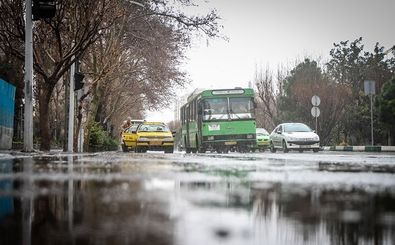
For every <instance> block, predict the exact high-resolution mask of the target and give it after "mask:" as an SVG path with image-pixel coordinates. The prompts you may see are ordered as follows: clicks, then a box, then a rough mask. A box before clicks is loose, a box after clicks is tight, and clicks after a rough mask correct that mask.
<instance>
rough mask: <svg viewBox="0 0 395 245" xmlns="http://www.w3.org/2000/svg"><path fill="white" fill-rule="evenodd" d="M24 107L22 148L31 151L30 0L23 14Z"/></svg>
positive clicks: (31, 57) (27, 0) (31, 26)
mask: <svg viewBox="0 0 395 245" xmlns="http://www.w3.org/2000/svg"><path fill="white" fill-rule="evenodd" d="M24 80H25V91H24V94H25V107H24V124H23V150H24V151H26V152H32V151H33V20H32V0H26V15H25V79H24Z"/></svg>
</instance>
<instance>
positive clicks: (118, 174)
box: [0, 157, 395, 245]
mask: <svg viewBox="0 0 395 245" xmlns="http://www.w3.org/2000/svg"><path fill="white" fill-rule="evenodd" d="M163 161H164V160H163V159H161V161H159V162H158V160H157V159H152V162H141V163H138V161H137V160H136V159H134V160H133V162H128V161H126V162H122V161H120V162H117V163H108V162H105V163H102V162H98V163H96V162H89V161H88V160H87V159H85V160H84V161H81V159H78V158H75V157H69V158H56V159H55V158H52V159H49V158H45V159H44V158H40V159H31V158H25V159H22V160H20V159H12V160H1V161H0V234H1V235H0V244H142V245H144V244H165V245H166V244H179V245H184V244H185V245H189V244H199V245H201V244H205V245H210V244H394V241H395V198H394V192H393V189H388V188H387V189H383V190H381V191H377V189H375V191H369V190H366V189H358V188H348V189H344V190H341V189H339V188H335V189H330V188H317V186H314V185H313V186H306V185H295V184H292V183H282V182H268V181H264V180H262V181H259V180H257V178H256V175H255V177H254V178H251V176H252V175H253V174H252V173H256V172H257V171H263V170H262V169H264V168H256V167H248V168H246V167H243V166H241V167H240V168H239V169H240V171H238V169H237V168H229V169H224V168H220V169H219V170H215V168H210V169H205V168H202V167H201V166H198V164H197V163H194V164H193V166H195V167H196V168H191V167H190V166H188V164H187V163H182V164H180V163H177V164H174V161H175V160H174V159H173V160H171V161H168V162H167V163H166V162H163ZM182 167H185V169H186V171H179V170H180V168H182ZM264 171H269V170H264ZM317 171H319V170H317ZM51 174H52V175H53V176H52V177H50V175H51ZM188 177H191V178H189V179H188Z"/></svg>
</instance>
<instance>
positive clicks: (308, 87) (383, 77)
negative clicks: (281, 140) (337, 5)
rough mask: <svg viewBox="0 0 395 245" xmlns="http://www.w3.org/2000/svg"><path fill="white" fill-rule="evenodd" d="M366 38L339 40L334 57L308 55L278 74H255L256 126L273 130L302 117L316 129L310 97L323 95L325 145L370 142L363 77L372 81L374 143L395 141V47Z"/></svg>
mask: <svg viewBox="0 0 395 245" xmlns="http://www.w3.org/2000/svg"><path fill="white" fill-rule="evenodd" d="M364 48H365V47H364V45H363V40H362V38H358V39H356V40H354V41H348V40H347V41H341V42H339V43H334V46H333V48H332V49H331V50H330V52H329V60H328V61H327V62H322V61H321V60H318V59H317V60H314V59H311V58H306V59H305V60H303V61H299V62H296V64H295V66H294V67H292V68H291V69H287V68H285V67H283V66H280V67H279V68H278V69H277V71H276V74H274V72H273V71H272V70H271V69H270V68H268V67H260V68H258V69H257V71H256V73H255V78H254V83H255V86H256V88H257V97H258V100H259V103H258V104H259V106H258V109H257V125H258V126H260V127H265V128H267V129H268V130H272V129H273V128H274V127H275V125H277V124H278V123H281V122H303V123H306V124H308V125H310V126H311V127H312V128H313V129H314V128H315V118H313V117H312V115H311V113H310V110H311V107H312V104H311V98H312V96H313V95H318V96H319V97H320V98H321V104H320V105H319V108H320V111H321V114H320V116H319V118H318V128H317V131H318V133H319V135H320V137H321V143H322V144H323V145H338V144H344V145H347V144H348V145H369V144H370V142H371V137H370V126H371V123H370V120H371V116H370V101H369V97H368V96H366V95H365V94H364V81H365V80H373V81H375V86H376V95H375V96H374V97H373V98H374V104H373V112H374V114H373V119H374V123H373V124H374V143H375V144H378V145H393V144H394V142H395V123H394V122H395V50H394V48H392V49H387V50H386V49H385V48H384V47H383V46H380V44H379V43H376V44H375V46H374V47H373V51H372V52H370V51H366V50H365V49H364Z"/></svg>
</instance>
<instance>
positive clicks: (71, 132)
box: [67, 56, 75, 152]
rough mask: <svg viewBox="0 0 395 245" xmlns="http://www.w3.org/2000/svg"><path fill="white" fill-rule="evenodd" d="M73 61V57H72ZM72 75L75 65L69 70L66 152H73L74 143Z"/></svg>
mask: <svg viewBox="0 0 395 245" xmlns="http://www.w3.org/2000/svg"><path fill="white" fill-rule="evenodd" d="M72 60H74V56H73V57H72ZM74 73H75V63H73V64H72V65H71V69H70V84H69V124H68V125H69V127H68V130H67V151H68V152H73V151H74V150H73V143H74V141H73V140H74V139H73V137H74Z"/></svg>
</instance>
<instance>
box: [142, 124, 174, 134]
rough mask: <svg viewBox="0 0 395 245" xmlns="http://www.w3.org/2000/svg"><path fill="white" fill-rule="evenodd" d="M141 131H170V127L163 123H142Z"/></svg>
mask: <svg viewBox="0 0 395 245" xmlns="http://www.w3.org/2000/svg"><path fill="white" fill-rule="evenodd" d="M138 131H139V132H141V131H142V132H170V130H169V128H168V127H167V126H166V125H163V124H141V125H140V126H139V128H138Z"/></svg>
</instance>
